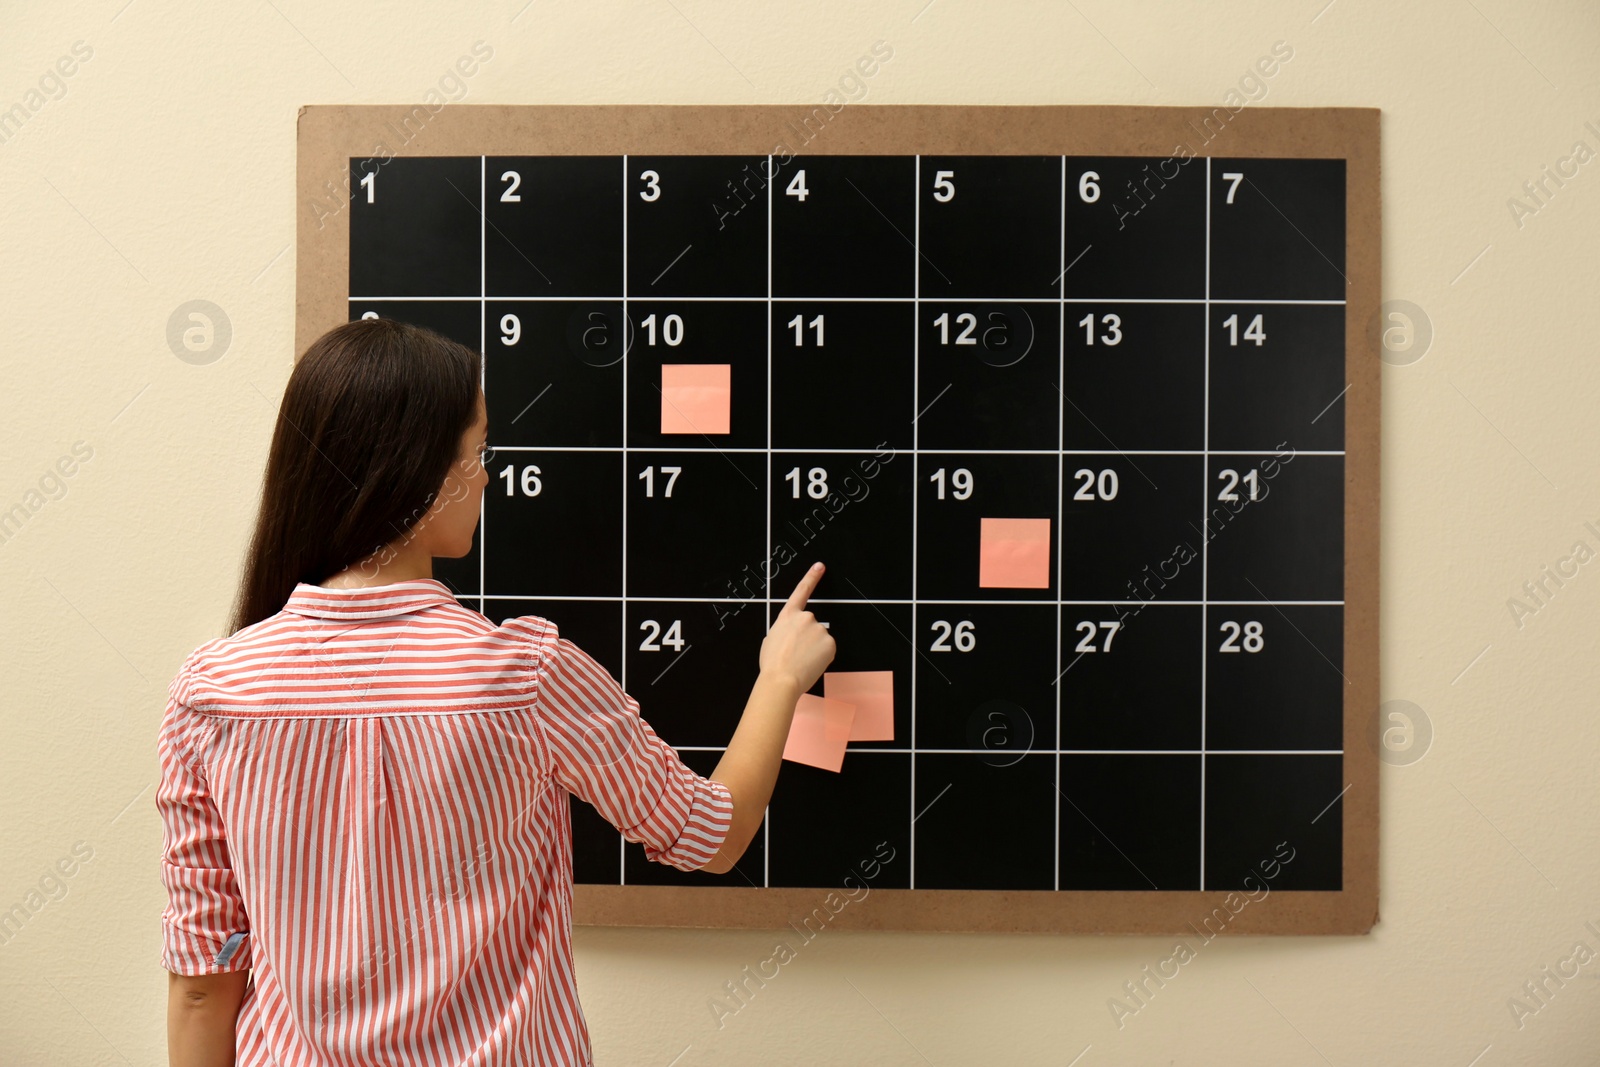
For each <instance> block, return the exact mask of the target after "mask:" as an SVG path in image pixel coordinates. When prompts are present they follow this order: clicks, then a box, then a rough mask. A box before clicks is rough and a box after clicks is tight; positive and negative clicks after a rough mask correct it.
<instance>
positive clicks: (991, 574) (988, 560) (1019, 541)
mask: <svg viewBox="0 0 1600 1067" xmlns="http://www.w3.org/2000/svg"><path fill="white" fill-rule="evenodd" d="M981 522H982V525H981V527H980V530H979V537H978V585H979V587H981V588H983V589H1048V588H1049V587H1050V520H1049V519H983V520H981Z"/></svg>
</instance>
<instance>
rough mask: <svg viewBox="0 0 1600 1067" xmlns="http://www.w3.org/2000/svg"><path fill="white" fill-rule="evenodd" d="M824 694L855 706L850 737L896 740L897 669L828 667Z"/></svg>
mask: <svg viewBox="0 0 1600 1067" xmlns="http://www.w3.org/2000/svg"><path fill="white" fill-rule="evenodd" d="M822 694H823V696H825V697H827V698H828V699H829V700H842V701H844V702H845V703H847V704H854V705H855V706H856V717H855V720H854V721H853V722H852V723H851V725H850V740H852V741H893V740H894V671H827V672H825V673H824V674H823V675H822Z"/></svg>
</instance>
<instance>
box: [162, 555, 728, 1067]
mask: <svg viewBox="0 0 1600 1067" xmlns="http://www.w3.org/2000/svg"><path fill="white" fill-rule="evenodd" d="M160 752H161V762H162V784H161V788H160V793H159V794H158V806H159V807H160V810H161V812H162V816H163V825H164V831H165V845H166V848H165V853H164V861H163V874H164V878H165V880H166V882H167V886H168V890H169V900H170V904H169V906H168V909H167V911H166V913H165V914H164V916H163V924H164V932H165V940H164V948H163V960H162V962H163V965H164V966H166V968H167V969H168V970H170V971H173V972H174V973H178V974H203V973H213V972H217V971H223V970H239V969H243V968H246V967H248V968H250V969H251V971H252V977H253V982H252V986H251V989H250V991H249V992H248V993H247V994H246V998H245V1000H244V1002H243V1004H242V1005H241V1008H240V1013H239V1019H238V1049H239V1060H238V1063H239V1065H240V1067H253V1065H255V1064H275V1065H281V1067H290V1065H301V1064H305V1065H312V1064H315V1065H321V1064H334V1063H337V1064H352V1065H354V1064H361V1065H367V1064H372V1065H380V1064H381V1065H383V1067H402V1065H410V1064H417V1065H421V1064H428V1065H433V1064H492V1063H493V1064H498V1063H506V1064H510V1063H518V1064H521V1063H540V1064H545V1063H551V1064H566V1063H573V1064H584V1063H589V1062H590V1054H589V1037H588V1031H587V1028H586V1026H585V1023H584V1019H583V1014H582V1011H581V1009H580V1007H579V1004H578V996H577V990H576V988H575V985H574V981H573V967H572V960H571V942H570V924H571V920H570V898H571V884H572V857H571V839H570V834H569V826H570V822H569V818H570V816H569V809H568V803H569V802H568V793H569V792H571V793H574V794H576V795H578V796H579V797H581V798H583V799H585V800H587V801H589V802H590V803H592V804H594V805H595V807H596V808H597V809H598V810H599V811H600V812H601V814H602V815H604V816H605V817H606V818H607V819H609V820H610V821H611V822H612V823H613V825H615V826H617V828H618V829H619V830H620V831H622V833H623V835H624V836H625V837H627V838H628V839H629V840H631V841H637V842H640V843H642V844H643V845H644V846H645V850H646V855H647V856H648V857H649V858H651V859H653V860H657V861H659V862H663V863H668V864H671V865H673V866H675V867H679V868H682V869H685V870H692V869H695V868H698V867H700V866H703V865H704V864H706V863H707V862H709V861H710V860H711V859H712V858H713V856H714V855H715V854H716V852H717V849H718V847H719V846H720V845H721V844H722V843H723V840H724V837H725V836H726V834H727V831H728V826H729V822H730V819H731V818H732V814H733V803H732V797H731V794H730V793H729V791H728V789H727V787H725V786H723V785H722V784H720V783H718V782H714V781H711V780H709V779H706V778H702V777H700V776H698V775H696V774H695V773H694V772H693V771H691V770H690V769H689V768H687V767H686V766H685V765H684V764H683V763H682V762H681V760H679V759H678V757H677V755H676V754H675V753H674V752H673V751H672V749H671V748H670V747H669V746H667V745H666V744H665V743H664V742H663V741H661V740H660V738H658V737H657V736H656V734H655V732H654V731H653V730H652V729H651V728H650V726H649V724H648V723H646V722H645V721H644V720H643V719H642V718H640V716H639V709H638V705H637V703H636V702H634V701H633V699H632V698H631V697H628V696H627V695H626V694H624V693H623V692H622V690H621V689H620V688H619V687H618V686H617V684H616V682H615V680H614V679H612V678H611V676H610V675H609V674H608V673H607V672H606V671H605V670H604V668H602V667H600V666H599V665H598V664H596V663H595V662H594V660H592V659H591V658H590V657H589V656H587V655H586V654H584V653H583V652H582V651H581V650H579V649H578V648H577V647H576V646H575V645H572V644H571V643H570V642H568V641H565V640H564V639H562V638H560V637H559V635H558V633H557V631H556V627H555V626H554V625H553V624H552V623H550V622H548V621H547V620H544V619H541V618H538V617H535V616H523V617H520V618H515V619H508V620H506V622H504V623H503V624H501V625H499V626H495V625H494V624H493V623H491V622H490V621H489V620H488V619H486V618H484V616H482V615H480V614H478V613H477V612H474V611H471V610H469V609H467V608H464V607H462V606H460V605H459V604H458V603H457V602H456V600H455V598H454V596H453V595H452V594H451V593H450V591H449V589H448V587H446V586H445V585H444V584H443V583H441V582H438V581H436V580H434V579H414V580H410V581H401V582H394V583H391V584H388V585H380V586H370V587H360V588H342V589H330V588H324V587H321V586H315V585H308V584H305V583H301V584H299V585H298V586H296V588H295V591H294V594H293V595H292V596H291V597H290V599H289V601H288V603H287V604H286V605H285V607H284V610H283V611H281V612H279V613H278V614H277V615H274V616H272V617H270V618H267V619H264V620H263V621H261V622H259V623H256V624H254V625H251V626H248V627H246V628H244V629H241V630H239V631H238V632H237V633H234V634H233V635H231V636H229V637H225V638H220V639H218V640H215V641H211V642H208V643H207V644H205V645H202V646H201V647H200V648H199V649H197V650H196V651H195V653H194V654H193V655H191V656H190V657H189V660H188V661H187V662H186V663H185V664H184V667H183V669H182V670H181V671H180V672H179V674H178V676H177V678H176V679H175V680H174V682H173V685H172V689H171V699H170V701H169V704H168V708H167V714H166V717H165V719H164V720H163V723H162V730H161V737H160ZM241 932H245V933H247V935H248V936H245V937H243V938H242V939H238V938H235V940H234V942H233V943H232V946H231V955H230V954H229V952H230V948H226V947H225V946H228V945H229V944H230V942H229V939H230V936H232V935H235V934H239V933H241ZM219 952H222V953H223V955H222V957H221V959H222V960H223V962H222V963H220V964H219V963H218V962H217V960H218V953H219Z"/></svg>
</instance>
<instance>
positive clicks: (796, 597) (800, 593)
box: [783, 563, 824, 611]
mask: <svg viewBox="0 0 1600 1067" xmlns="http://www.w3.org/2000/svg"><path fill="white" fill-rule="evenodd" d="M823 569H824V568H823V566H822V564H820V563H813V564H812V565H811V569H810V570H808V571H806V573H805V576H804V577H802V578H801V579H800V584H799V585H797V586H795V587H794V592H793V593H790V594H789V599H788V601H787V602H786V603H785V604H784V605H783V610H784V611H804V610H805V607H806V601H807V600H809V599H811V594H812V593H814V592H816V590H817V583H818V582H820V581H821V580H822V572H823Z"/></svg>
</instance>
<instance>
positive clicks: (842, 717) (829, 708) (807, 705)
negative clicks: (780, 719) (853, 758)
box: [783, 693, 856, 774]
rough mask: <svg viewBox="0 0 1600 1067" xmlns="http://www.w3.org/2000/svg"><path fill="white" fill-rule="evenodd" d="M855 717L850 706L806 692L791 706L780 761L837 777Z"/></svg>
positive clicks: (842, 764) (853, 710)
mask: <svg viewBox="0 0 1600 1067" xmlns="http://www.w3.org/2000/svg"><path fill="white" fill-rule="evenodd" d="M855 717H856V709H855V706H854V705H852V704H846V703H845V702H844V701H842V700H829V699H828V698H827V697H819V696H812V695H811V694H810V693H806V694H805V695H804V696H802V697H801V698H800V702H799V703H798V704H796V705H795V708H794V720H793V721H792V722H791V723H790V724H789V737H788V740H786V741H785V742H784V744H783V758H784V759H786V760H791V761H793V762H795V763H805V764H809V765H810V766H812V767H820V768H822V769H823V770H825V771H833V772H834V773H835V774H837V773H838V772H839V768H840V767H842V766H844V747H845V744H846V743H848V742H849V740H850V724H851V722H852V721H854V719H855Z"/></svg>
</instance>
